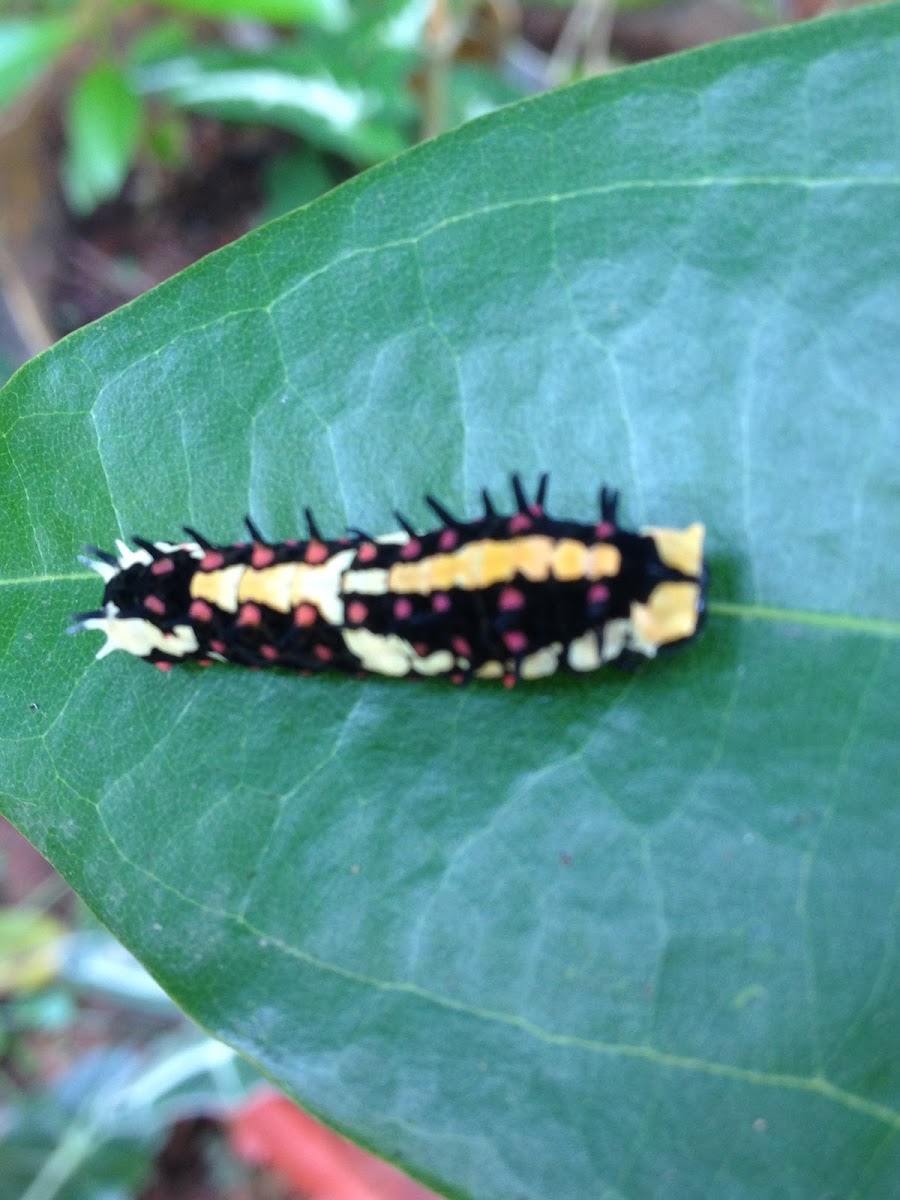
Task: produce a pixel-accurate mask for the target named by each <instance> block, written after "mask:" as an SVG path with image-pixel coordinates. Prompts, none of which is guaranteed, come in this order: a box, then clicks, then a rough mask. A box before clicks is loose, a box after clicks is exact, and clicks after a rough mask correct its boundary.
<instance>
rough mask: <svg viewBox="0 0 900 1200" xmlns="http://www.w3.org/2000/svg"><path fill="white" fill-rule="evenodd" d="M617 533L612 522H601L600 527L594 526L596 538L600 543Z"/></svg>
mask: <svg viewBox="0 0 900 1200" xmlns="http://www.w3.org/2000/svg"><path fill="white" fill-rule="evenodd" d="M615 532H616V527H615V525H613V523H612V521H601V522H600V524H599V525H595V526H594V536H595V537H596V539H597V541H598V542H605V541H607V540H608V539H609V538H611V537H612V535H613V534H614V533H615Z"/></svg>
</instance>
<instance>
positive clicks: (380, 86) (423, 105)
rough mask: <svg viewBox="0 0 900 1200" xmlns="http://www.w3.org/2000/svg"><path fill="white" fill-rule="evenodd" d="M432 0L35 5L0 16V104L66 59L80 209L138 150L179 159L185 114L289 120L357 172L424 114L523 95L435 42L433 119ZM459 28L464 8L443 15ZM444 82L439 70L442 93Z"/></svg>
mask: <svg viewBox="0 0 900 1200" xmlns="http://www.w3.org/2000/svg"><path fill="white" fill-rule="evenodd" d="M429 8H430V6H429V4H427V3H423V2H422V0H379V2H377V3H367V2H366V0H356V2H350V0H161V2H160V3H158V4H157V5H155V6H147V5H140V6H139V5H137V4H136V3H135V2H133V0H99V2H98V0H79V2H75V0H71V2H69V3H62V4H56V5H53V6H52V7H47V6H41V8H40V10H38V11H32V12H30V13H25V12H24V11H23V12H21V13H20V14H19V15H10V16H7V17H6V18H5V19H3V20H0V115H2V112H3V110H4V109H5V110H9V109H11V108H12V106H14V105H15V104H16V103H17V102H19V103H22V102H25V100H26V94H27V93H28V91H29V90H30V89H33V88H36V87H39V86H41V85H42V82H44V81H46V80H47V79H48V78H52V77H53V75H54V72H55V71H57V70H58V71H59V72H60V74H62V68H63V65H64V64H65V65H66V67H67V68H68V71H69V72H70V73H71V74H72V75H73V79H72V82H71V84H70V86H68V90H67V93H66V95H65V97H64V100H63V105H64V126H65V134H66V151H65V160H64V165H63V174H62V180H63V186H64V190H65V195H66V199H67V202H68V204H69V206H70V207H71V209H72V210H73V211H74V212H76V213H79V214H84V213H88V212H90V211H91V210H92V209H93V208H94V207H95V206H96V205H97V204H99V203H100V202H101V201H103V200H106V199H109V198H110V197H112V196H115V195H116V194H117V193H118V192H119V190H120V188H121V187H122V184H123V182H124V180H125V178H126V176H127V175H128V172H129V170H130V169H131V168H132V166H133V165H134V164H135V162H136V160H137V159H138V157H139V156H140V155H142V154H144V155H147V156H149V157H151V158H156V159H158V160H161V161H163V162H171V161H172V160H173V159H176V160H177V158H178V157H179V156H180V155H181V154H183V146H184V144H185V138H184V137H183V136H182V134H181V132H180V121H179V114H183V113H186V112H198V113H207V114H212V115H214V116H217V117H220V118H222V119H225V120H228V121H235V122H244V123H253V124H262V125H269V126H273V127H276V128H280V129H285V130H288V131H290V132H292V133H295V134H298V135H300V136H301V137H302V138H303V139H304V141H305V142H306V143H307V144H308V145H309V146H310V147H312V148H313V149H314V150H316V151H318V152H320V153H321V152H324V153H330V154H337V155H340V156H341V157H342V158H344V159H346V160H347V161H348V163H349V164H350V166H351V167H352V168H355V169H358V168H360V167H364V166H368V165H370V164H372V163H375V162H378V161H380V160H381V159H384V158H387V157H390V156H391V155H393V154H396V153H397V152H399V151H400V150H403V149H404V148H405V147H407V146H409V145H410V144H411V143H412V142H413V141H414V140H415V139H416V138H417V137H418V136H419V135H420V133H421V132H422V128H423V124H428V123H433V122H434V121H435V119H437V122H438V128H436V129H434V128H429V130H428V132H439V131H440V128H443V127H446V126H447V125H449V124H456V123H458V122H459V121H461V120H463V119H465V118H466V117H467V116H469V115H475V114H476V113H480V112H483V111H486V110H487V109H489V108H490V107H493V106H495V105H496V104H498V103H502V102H505V101H506V100H510V99H514V98H515V97H516V96H517V95H518V94H519V93H518V92H517V90H516V89H515V88H513V87H512V86H511V85H509V84H506V83H504V82H503V81H502V80H501V79H500V78H499V76H497V75H495V74H493V73H492V72H491V71H490V70H487V69H482V68H475V67H473V66H472V65H471V64H466V65H464V66H460V67H459V68H457V67H454V66H452V64H451V61H450V57H449V56H448V55H447V54H446V53H444V52H442V53H441V55H440V56H439V57H440V60H441V62H440V65H441V68H442V70H443V72H444V74H448V73H449V75H450V76H451V78H450V85H451V86H450V87H449V90H448V91H447V99H446V102H444V103H442V104H441V105H438V106H437V108H438V111H437V117H435V103H434V102H433V100H430V97H429V91H428V88H429V80H431V81H434V78H435V77H434V73H433V71H428V70H423V66H425V65H427V64H428V63H430V62H431V60H432V58H433V57H434V56H433V55H432V52H431V49H430V43H429V40H428V36H427V33H426V21H427V18H428V15H429ZM463 27H464V14H463V15H460V16H459V18H458V19H457V20H454V21H453V23H452V24H451V25H450V28H451V29H452V30H454V31H457V33H458V31H459V30H461V29H462V28H463ZM448 40H449V43H450V44H452V43H453V42H454V39H453V38H450V39H446V38H445V39H444V43H442V45H443V44H445V43H447V42H448ZM73 66H74V70H72V68H73ZM418 72H421V80H422V86H421V87H420V88H417V86H416V74H417V73H418ZM67 77H68V76H67ZM445 83H446V80H442V81H441V82H440V83H437V82H433V88H434V90H435V91H437V92H438V94H440V95H441V96H443V95H444V91H445V87H444V85H445ZM426 111H427V114H428V115H427V117H426V116H425V115H424V113H425V112H426ZM320 174H321V172H320ZM316 177H317V175H316V171H315V169H313V171H312V173H311V174H310V175H309V178H316ZM328 182H330V180H329V178H328V176H327V174H326V176H325V178H324V179H323V181H322V186H326V185H327V183H328ZM304 186H308V184H307V185H304Z"/></svg>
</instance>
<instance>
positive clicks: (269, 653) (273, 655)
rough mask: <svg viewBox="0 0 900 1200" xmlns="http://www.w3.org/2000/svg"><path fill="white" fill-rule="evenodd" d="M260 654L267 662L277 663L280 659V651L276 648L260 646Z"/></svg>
mask: <svg viewBox="0 0 900 1200" xmlns="http://www.w3.org/2000/svg"><path fill="white" fill-rule="evenodd" d="M259 652H260V654H261V655H262V656H263V658H264V659H265V660H266V661H267V662H275V660H276V659H277V658H278V649H277V647H275V646H260V648H259Z"/></svg>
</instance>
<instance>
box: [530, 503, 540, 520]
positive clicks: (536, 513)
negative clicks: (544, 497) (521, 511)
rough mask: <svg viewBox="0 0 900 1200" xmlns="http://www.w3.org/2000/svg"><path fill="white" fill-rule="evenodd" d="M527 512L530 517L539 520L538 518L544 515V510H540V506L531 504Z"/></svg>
mask: <svg viewBox="0 0 900 1200" xmlns="http://www.w3.org/2000/svg"><path fill="white" fill-rule="evenodd" d="M528 511H529V512H530V513H531V515H532V516H533V517H537V518H540V517H542V516H543V515H544V510H543V508H541V506H540V504H531V505H529V506H528Z"/></svg>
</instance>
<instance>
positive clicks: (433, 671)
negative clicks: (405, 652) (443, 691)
mask: <svg viewBox="0 0 900 1200" xmlns="http://www.w3.org/2000/svg"><path fill="white" fill-rule="evenodd" d="M410 652H411V653H412V659H411V661H410V666H411V667H412V669H413V670H414V671H415V672H416V673H417V674H419V675H442V674H443V673H444V672H445V671H452V670H453V668H454V666H455V665H456V660H455V659H454V657H453V655H452V653H451V652H450V651H449V650H433V651H432V652H431V654H426V655H425V657H424V658H422V657H420V656H419V655H418V654H416V652H415V650H413V648H412V646H410Z"/></svg>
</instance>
